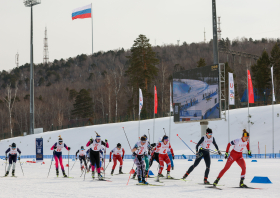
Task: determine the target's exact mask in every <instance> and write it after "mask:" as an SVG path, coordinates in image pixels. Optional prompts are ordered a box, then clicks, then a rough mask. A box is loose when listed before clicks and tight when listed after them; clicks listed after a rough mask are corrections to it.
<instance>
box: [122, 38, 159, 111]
mask: <svg viewBox="0 0 280 198" xmlns="http://www.w3.org/2000/svg"><path fill="white" fill-rule="evenodd" d="M127 58H128V61H129V64H130V67H129V68H128V69H127V71H126V75H127V76H128V77H129V85H130V86H132V87H133V96H138V95H139V91H138V90H139V88H141V89H142V91H143V97H146V101H147V100H149V99H150V98H151V97H152V96H153V94H152V93H150V92H149V88H151V83H152V80H153V79H155V77H156V76H157V74H158V68H157V67H156V65H157V64H158V63H159V60H158V58H157V57H156V53H155V52H154V51H153V49H152V46H151V44H150V43H149V39H148V38H147V37H146V36H145V35H142V34H140V35H139V37H138V38H137V39H136V40H135V41H134V44H133V46H132V47H131V55H130V56H128V57H127ZM133 96H132V98H131V99H130V100H129V102H130V107H132V105H134V107H135V108H137V105H138V102H134V104H132V103H133ZM134 100H135V99H134ZM146 104H147V102H146V103H144V107H143V108H145V106H146Z"/></svg>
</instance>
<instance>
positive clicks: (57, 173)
mask: <svg viewBox="0 0 280 198" xmlns="http://www.w3.org/2000/svg"><path fill="white" fill-rule="evenodd" d="M58 175H59V172H58V169H56V176H57V177H58Z"/></svg>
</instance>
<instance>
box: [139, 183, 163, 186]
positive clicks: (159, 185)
mask: <svg viewBox="0 0 280 198" xmlns="http://www.w3.org/2000/svg"><path fill="white" fill-rule="evenodd" d="M135 185H139V186H164V185H157V184H139V183H138V184H135Z"/></svg>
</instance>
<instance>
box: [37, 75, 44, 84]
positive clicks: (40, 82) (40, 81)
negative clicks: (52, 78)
mask: <svg viewBox="0 0 280 198" xmlns="http://www.w3.org/2000/svg"><path fill="white" fill-rule="evenodd" d="M44 82H45V79H44V78H43V77H41V78H40V79H39V82H38V84H39V86H41V85H43V84H44Z"/></svg>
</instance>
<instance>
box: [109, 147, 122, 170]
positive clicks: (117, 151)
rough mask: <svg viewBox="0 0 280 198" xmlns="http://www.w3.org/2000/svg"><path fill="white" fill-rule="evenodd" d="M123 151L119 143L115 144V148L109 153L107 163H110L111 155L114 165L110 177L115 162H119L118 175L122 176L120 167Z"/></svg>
mask: <svg viewBox="0 0 280 198" xmlns="http://www.w3.org/2000/svg"><path fill="white" fill-rule="evenodd" d="M124 153H125V151H124V149H123V148H122V145H121V144H120V143H118V144H117V147H116V148H114V149H113V150H112V151H111V152H110V159H109V162H111V161H112V158H111V156H112V154H113V161H114V165H113V167H112V171H111V175H113V174H114V170H115V168H116V166H117V160H118V161H119V162H120V169H119V174H123V172H122V165H123V156H124Z"/></svg>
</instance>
